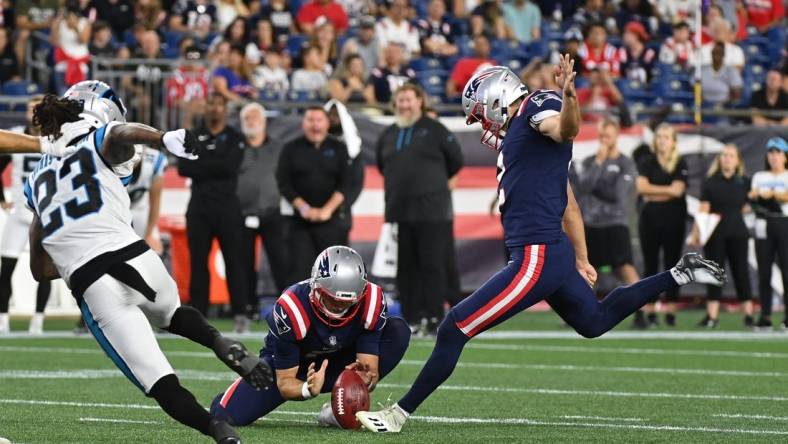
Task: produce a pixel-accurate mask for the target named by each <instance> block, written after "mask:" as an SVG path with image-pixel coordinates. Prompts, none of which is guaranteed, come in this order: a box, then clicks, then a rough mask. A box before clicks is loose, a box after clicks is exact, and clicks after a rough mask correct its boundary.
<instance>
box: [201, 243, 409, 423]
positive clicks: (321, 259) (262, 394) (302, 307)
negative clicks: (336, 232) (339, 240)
mask: <svg viewBox="0 0 788 444" xmlns="http://www.w3.org/2000/svg"><path fill="white" fill-rule="evenodd" d="M266 320H267V321H268V326H269V329H270V331H269V332H268V335H267V336H266V338H265V346H264V347H263V350H262V351H261V352H260V356H261V358H262V360H263V361H265V362H268V363H269V364H270V365H272V366H273V367H274V368H275V369H276V385H277V387H278V390H268V391H259V392H258V391H255V390H253V389H252V388H251V387H250V386H249V384H247V383H246V381H244V380H242V379H237V380H236V381H235V382H233V383H232V384H231V385H230V386H229V387H228V388H227V390H225V391H224V393H220V394H219V395H217V396H216V398H214V400H213V403H212V404H211V413H212V414H213V415H215V416H217V417H220V418H225V419H227V421H229V422H230V423H231V424H234V425H239V426H243V425H248V424H251V423H253V422H254V421H255V420H256V419H258V418H261V417H263V416H265V415H266V414H268V413H269V412H271V411H272V410H274V409H275V408H277V407H278V406H280V405H281V404H282V403H284V402H285V401H304V400H307V399H311V398H314V397H315V396H317V395H319V394H320V393H328V392H331V389H332V388H333V387H334V383H335V382H336V380H337V378H338V377H339V374H340V373H341V372H342V371H343V370H344V369H345V368H354V369H355V370H356V371H357V372H358V373H359V375H360V376H361V378H362V379H363V380H364V382H366V384H367V386H368V387H369V390H370V391H372V390H373V389H374V388H375V385H376V384H377V383H378V381H379V380H380V379H382V378H383V377H385V376H386V375H387V374H388V373H389V372H391V371H392V370H393V369H394V367H396V366H397V364H398V363H399V361H400V359H402V356H403V355H404V354H405V350H406V349H407V348H408V342H409V340H410V329H409V328H408V325H407V323H405V321H404V320H403V319H400V318H395V317H392V318H387V316H386V303H385V299H384V297H383V292H382V290H381V288H380V287H378V286H377V285H375V284H373V283H371V282H368V281H367V273H366V268H365V267H364V262H363V261H362V259H361V256H359V254H358V253H356V251H354V250H353V249H351V248H348V247H343V246H334V247H329V248H327V249H326V250H325V251H323V252H322V253H320V255H319V256H318V257H317V259H316V260H315V264H314V266H313V267H312V276H311V278H310V279H308V280H305V281H303V282H299V283H298V284H295V285H293V286H291V287H290V288H288V289H287V290H285V292H284V294H282V296H280V297H279V299H278V300H277V301H276V304H275V305H274V309H273V311H272V312H271V313H270V314H269V315H268V316H267V317H266ZM318 423H319V424H320V425H323V426H338V423H337V420H336V418H335V417H334V414H333V413H332V410H331V405H330V403H325V404H323V406H322V408H321V409H320V413H319V414H318Z"/></svg>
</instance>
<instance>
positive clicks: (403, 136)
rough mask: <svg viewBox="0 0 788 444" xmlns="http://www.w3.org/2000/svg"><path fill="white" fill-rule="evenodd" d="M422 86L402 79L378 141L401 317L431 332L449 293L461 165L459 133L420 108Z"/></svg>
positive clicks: (379, 167) (438, 319) (379, 166)
mask: <svg viewBox="0 0 788 444" xmlns="http://www.w3.org/2000/svg"><path fill="white" fill-rule="evenodd" d="M423 103H424V92H423V91H422V90H421V88H419V87H418V86H416V85H413V84H405V85H402V86H400V87H399V89H398V90H397V91H396V92H395V93H394V118H395V120H396V123H394V124H392V125H391V126H389V127H388V128H386V129H385V130H384V131H383V133H382V134H381V135H380V138H379V139H378V143H377V162H378V169H379V170H380V172H381V173H382V174H383V180H384V190H385V198H386V222H396V223H397V224H398V232H397V237H398V248H397V289H398V291H399V295H400V302H401V304H402V312H403V314H404V315H405V320H406V321H408V323H409V324H410V325H411V327H412V328H413V329H414V330H416V329H418V330H420V332H421V333H434V332H435V330H436V329H437V327H438V323H439V322H440V321H441V320H442V319H443V303H444V301H445V300H446V299H447V297H448V292H447V288H446V287H447V285H446V283H447V278H446V274H447V270H446V265H447V261H446V256H447V254H448V252H450V248H451V245H450V244H449V241H453V238H451V237H449V236H447V234H446V233H447V232H451V227H452V219H453V214H452V213H453V209H452V201H451V191H450V190H449V182H450V179H451V178H452V177H454V176H455V175H456V174H457V173H458V172H459V171H460V168H462V162H463V159H462V151H461V148H460V145H459V143H458V142H457V139H456V138H455V137H454V135H452V133H451V132H449V131H448V130H447V129H446V128H445V127H444V126H443V125H441V124H440V123H439V122H437V121H435V120H433V119H430V118H429V117H426V116H424V115H423V114H422V106H423Z"/></svg>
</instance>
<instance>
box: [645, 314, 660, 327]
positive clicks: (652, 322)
mask: <svg viewBox="0 0 788 444" xmlns="http://www.w3.org/2000/svg"><path fill="white" fill-rule="evenodd" d="M647 318H648V326H649V328H653V327H659V320H658V319H657V314H656V313H649V314H648V316H647Z"/></svg>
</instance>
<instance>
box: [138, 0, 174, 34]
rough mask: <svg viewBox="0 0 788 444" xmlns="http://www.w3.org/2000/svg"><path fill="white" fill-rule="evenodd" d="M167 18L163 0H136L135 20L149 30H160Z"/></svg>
mask: <svg viewBox="0 0 788 444" xmlns="http://www.w3.org/2000/svg"><path fill="white" fill-rule="evenodd" d="M166 19H167V11H165V10H163V9H162V5H161V0H138V1H136V2H134V20H135V21H136V22H137V23H141V24H142V26H144V27H145V29H147V30H158V29H160V28H161V27H162V25H164V21H165V20H166Z"/></svg>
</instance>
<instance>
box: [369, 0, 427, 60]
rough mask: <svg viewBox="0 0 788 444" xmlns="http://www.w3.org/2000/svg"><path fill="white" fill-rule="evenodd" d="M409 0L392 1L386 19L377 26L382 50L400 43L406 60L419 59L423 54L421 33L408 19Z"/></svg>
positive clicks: (376, 33) (376, 32) (376, 29)
mask: <svg viewBox="0 0 788 444" xmlns="http://www.w3.org/2000/svg"><path fill="white" fill-rule="evenodd" d="M408 6H409V4H408V0H391V1H390V3H389V7H388V11H387V14H386V17H383V18H382V19H381V20H380V21H379V22H378V23H377V25H375V35H376V36H377V38H378V43H380V47H381V48H386V47H387V46H388V45H389V43H399V44H400V45H402V47H403V48H404V49H405V59H406V60H410V59H411V58H413V57H418V55H419V53H420V52H421V44H420V43H419V31H418V29H416V27H415V26H413V25H411V24H410V22H409V21H408V19H407V12H408Z"/></svg>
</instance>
